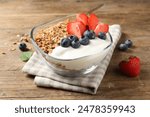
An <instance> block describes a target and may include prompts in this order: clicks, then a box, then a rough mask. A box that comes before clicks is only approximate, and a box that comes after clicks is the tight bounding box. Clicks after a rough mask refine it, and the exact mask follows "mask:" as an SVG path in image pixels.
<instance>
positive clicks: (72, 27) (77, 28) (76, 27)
mask: <svg viewBox="0 0 150 117" xmlns="http://www.w3.org/2000/svg"><path fill="white" fill-rule="evenodd" d="M85 30H86V26H85V25H84V24H83V23H82V22H79V21H74V22H69V23H68V24H67V32H68V33H69V34H71V35H76V36H77V37H78V38H81V37H82V35H83V33H84V32H85Z"/></svg>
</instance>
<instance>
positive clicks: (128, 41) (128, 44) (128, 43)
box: [124, 40, 133, 48]
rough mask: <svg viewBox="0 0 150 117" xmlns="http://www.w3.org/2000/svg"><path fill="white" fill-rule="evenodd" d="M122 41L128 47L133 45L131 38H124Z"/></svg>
mask: <svg viewBox="0 0 150 117" xmlns="http://www.w3.org/2000/svg"><path fill="white" fill-rule="evenodd" d="M124 43H125V44H126V45H127V46H128V48H130V47H132V45H133V42H132V41H131V40H126V41H125V42H124Z"/></svg>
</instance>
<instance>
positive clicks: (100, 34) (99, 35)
mask: <svg viewBox="0 0 150 117" xmlns="http://www.w3.org/2000/svg"><path fill="white" fill-rule="evenodd" d="M98 37H99V38H100V39H103V40H106V34H105V33H104V32H99V33H98Z"/></svg>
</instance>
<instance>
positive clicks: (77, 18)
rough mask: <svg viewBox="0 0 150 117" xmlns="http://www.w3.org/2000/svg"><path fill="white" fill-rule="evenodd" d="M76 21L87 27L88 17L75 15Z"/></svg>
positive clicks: (82, 14)
mask: <svg viewBox="0 0 150 117" xmlns="http://www.w3.org/2000/svg"><path fill="white" fill-rule="evenodd" d="M76 21H80V22H82V23H83V24H84V25H85V26H86V25H88V16H87V15H86V14H84V13H81V14H77V15H76Z"/></svg>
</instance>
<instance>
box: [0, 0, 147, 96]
mask: <svg viewBox="0 0 150 117" xmlns="http://www.w3.org/2000/svg"><path fill="white" fill-rule="evenodd" d="M149 6H150V1H149V0H107V1H104V0H72V1H71V0H51V1H50V0H42V1H41V0H13V1H12V0H1V1H0V99H150V85H149V84H150V59H149V58H150V33H149V32H150V8H149ZM78 12H87V13H89V12H94V13H96V14H97V15H98V16H99V18H100V19H101V20H102V21H103V22H107V23H109V24H115V23H119V24H121V26H122V32H123V35H122V37H121V40H120V42H121V41H123V40H124V39H126V38H130V39H132V40H133V43H134V47H133V48H132V49H129V50H128V51H127V52H120V51H118V50H117V49H116V50H115V52H114V54H113V57H112V59H111V62H110V65H109V67H108V70H107V72H106V75H105V77H104V79H103V81H102V83H101V85H100V87H99V89H98V92H97V94H96V95H88V94H81V93H75V92H69V91H63V90H59V89H53V88H40V87H36V86H35V85H34V83H33V77H32V76H28V75H26V74H23V73H22V72H21V68H22V67H23V65H24V64H25V63H23V62H21V60H20V59H19V55H20V51H19V50H18V49H17V50H15V51H10V50H9V49H10V46H11V45H12V43H13V42H14V41H15V40H17V37H16V35H17V34H24V33H28V32H30V29H31V28H32V27H33V26H34V25H36V24H38V23H42V22H45V21H49V20H50V19H52V18H55V17H57V16H65V15H68V14H72V13H78ZM120 42H119V43H120ZM3 52H5V53H6V54H2V53H3ZM130 55H136V56H138V57H140V59H141V74H140V76H139V78H137V79H134V78H128V77H126V76H124V75H122V74H119V73H118V71H117V67H118V66H117V65H118V63H119V61H121V60H122V59H124V58H126V57H129V56H130Z"/></svg>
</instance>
